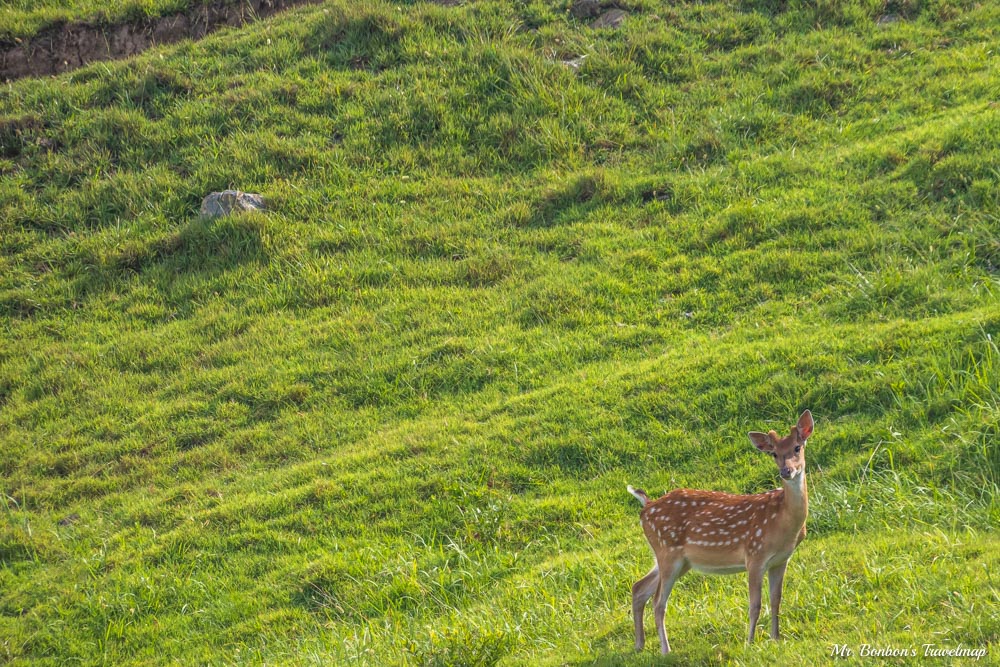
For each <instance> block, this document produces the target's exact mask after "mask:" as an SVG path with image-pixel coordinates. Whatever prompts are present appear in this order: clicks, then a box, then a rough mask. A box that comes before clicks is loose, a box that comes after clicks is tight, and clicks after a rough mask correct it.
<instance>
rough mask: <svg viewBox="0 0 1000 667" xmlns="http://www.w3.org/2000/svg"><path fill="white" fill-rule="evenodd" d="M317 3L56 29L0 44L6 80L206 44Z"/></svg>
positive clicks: (226, 7)
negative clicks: (224, 32) (186, 43)
mask: <svg viewBox="0 0 1000 667" xmlns="http://www.w3.org/2000/svg"><path fill="white" fill-rule="evenodd" d="M316 1H317V0H239V1H238V2H232V0H230V1H229V2H226V1H225V0H217V1H216V2H214V3H211V4H206V5H199V6H197V7H191V8H190V9H188V10H187V11H185V12H180V13H177V14H171V15H169V16H162V17H159V18H149V19H146V20H143V21H138V22H131V23H119V24H114V25H108V24H96V23H88V22H73V23H62V24H58V25H53V26H51V27H48V28H45V29H44V30H42V31H40V32H38V33H37V34H36V35H34V36H33V37H30V38H26V39H24V40H22V41H17V40H5V42H3V43H0V77H2V78H3V79H6V80H8V81H10V80H13V79H20V78H23V77H29V76H48V75H51V74H61V73H63V72H68V71H70V70H74V69H76V68H78V67H82V66H84V65H86V64H88V63H92V62H96V61H99V60H113V59H117V58H127V57H129V56H133V55H135V54H137V53H141V52H143V51H145V50H146V49H148V48H150V47H151V46H156V45H158V44H170V43H172V42H178V41H180V40H182V39H200V38H201V37H204V36H205V35H207V34H208V33H210V32H212V31H214V30H218V29H219V28H223V27H225V26H241V25H243V24H245V23H248V22H251V21H255V20H257V19H260V18H266V17H268V16H271V15H272V14H275V13H277V12H280V11H282V10H284V9H288V8H289V7H294V6H297V5H303V4H309V3H313V2H316Z"/></svg>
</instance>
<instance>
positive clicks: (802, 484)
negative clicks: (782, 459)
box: [781, 470, 809, 521]
mask: <svg viewBox="0 0 1000 667" xmlns="http://www.w3.org/2000/svg"><path fill="white" fill-rule="evenodd" d="M781 486H782V487H783V488H784V490H785V511H787V512H788V514H789V515H790V516H791V517H793V518H794V519H796V520H797V521H805V519H806V515H807V514H808V513H809V491H808V490H807V488H806V472H805V470H803V471H802V472H801V473H800V474H799V475H796V476H795V477H794V478H793V479H783V480H781Z"/></svg>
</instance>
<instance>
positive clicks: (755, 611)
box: [747, 563, 764, 644]
mask: <svg viewBox="0 0 1000 667" xmlns="http://www.w3.org/2000/svg"><path fill="white" fill-rule="evenodd" d="M747 579H748V580H749V584H750V634H749V636H748V637H747V644H752V643H753V636H754V632H755V631H756V630H757V619H758V618H760V587H761V585H762V584H763V583H764V568H763V566H762V565H761V564H759V563H753V564H748V567H747Z"/></svg>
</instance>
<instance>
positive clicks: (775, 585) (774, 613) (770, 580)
mask: <svg viewBox="0 0 1000 667" xmlns="http://www.w3.org/2000/svg"><path fill="white" fill-rule="evenodd" d="M787 566H788V561H787V560H786V561H785V562H783V563H779V564H778V565H775V566H774V567H772V568H771V569H770V570H768V571H767V584H768V588H769V589H770V592H771V639H779V638H780V637H781V635H779V634H778V611H779V609H780V608H781V585H782V584H783V583H784V581H785V567H787Z"/></svg>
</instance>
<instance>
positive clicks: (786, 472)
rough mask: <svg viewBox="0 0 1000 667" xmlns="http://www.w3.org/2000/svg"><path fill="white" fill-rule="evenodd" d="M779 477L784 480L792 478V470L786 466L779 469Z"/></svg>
mask: <svg viewBox="0 0 1000 667" xmlns="http://www.w3.org/2000/svg"><path fill="white" fill-rule="evenodd" d="M781 476H782V477H784V478H785V479H788V478H790V477H791V476H792V469H791V468H789V467H788V466H783V467H782V468H781Z"/></svg>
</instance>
